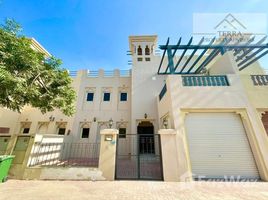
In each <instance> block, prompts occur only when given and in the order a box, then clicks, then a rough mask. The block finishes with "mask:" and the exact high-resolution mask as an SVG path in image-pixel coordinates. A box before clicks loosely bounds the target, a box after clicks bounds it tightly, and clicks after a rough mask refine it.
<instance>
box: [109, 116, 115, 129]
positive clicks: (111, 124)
mask: <svg viewBox="0 0 268 200" xmlns="http://www.w3.org/2000/svg"><path fill="white" fill-rule="evenodd" d="M113 122H114V121H113V119H112V118H111V119H110V120H109V127H110V128H112V126H113Z"/></svg>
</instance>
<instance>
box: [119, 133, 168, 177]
mask: <svg viewBox="0 0 268 200" xmlns="http://www.w3.org/2000/svg"><path fill="white" fill-rule="evenodd" d="M144 130H145V129H144ZM150 130H151V129H150ZM160 146H161V145H160V135H158V134H144V135H143V134H126V135H125V137H124V138H123V137H121V138H120V137H119V136H117V148H116V168H115V169H116V171H115V178H116V179H128V180H130V179H146V180H163V174H162V159H161V148H160Z"/></svg>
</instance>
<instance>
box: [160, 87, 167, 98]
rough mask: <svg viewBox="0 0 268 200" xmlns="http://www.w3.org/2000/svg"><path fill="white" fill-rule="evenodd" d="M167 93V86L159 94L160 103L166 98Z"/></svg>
mask: <svg viewBox="0 0 268 200" xmlns="http://www.w3.org/2000/svg"><path fill="white" fill-rule="evenodd" d="M166 92H167V85H166V84H165V85H164V87H163V88H162V90H161V92H160V94H159V101H161V99H162V98H163V97H164V96H165V94H166Z"/></svg>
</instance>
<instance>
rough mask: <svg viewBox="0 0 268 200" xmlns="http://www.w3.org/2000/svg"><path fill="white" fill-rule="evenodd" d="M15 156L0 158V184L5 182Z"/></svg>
mask: <svg viewBox="0 0 268 200" xmlns="http://www.w3.org/2000/svg"><path fill="white" fill-rule="evenodd" d="M14 157H15V156H10V155H3V156H0V183H1V182H2V183H3V182H5V181H7V175H8V171H9V168H10V166H11V163H12V160H13V158H14Z"/></svg>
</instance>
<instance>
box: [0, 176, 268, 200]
mask: <svg viewBox="0 0 268 200" xmlns="http://www.w3.org/2000/svg"><path fill="white" fill-rule="evenodd" d="M0 199H1V200H2V199H3V200H13V199H19V200H31V199H33V200H50V199H53V200H54V199H55V200H61V199H62V200H68V199H73V200H76V199H77V200H78V199H79V200H82V199H87V200H93V199H105V200H112V199H126V200H132V199H134V200H135V199H146V200H150V199H164V200H169V199H176V200H180V199H190V200H198V199H203V200H224V199H226V200H232V199H235V200H238V199H243V200H252V199H257V200H262V199H263V200H267V199H268V183H264V182H257V183H241V182H240V183H224V182H221V183H220V182H193V183H175V182H171V183H167V182H151V181H114V182H109V181H98V182H91V181H18V180H9V181H8V182H6V183H4V184H0Z"/></svg>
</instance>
